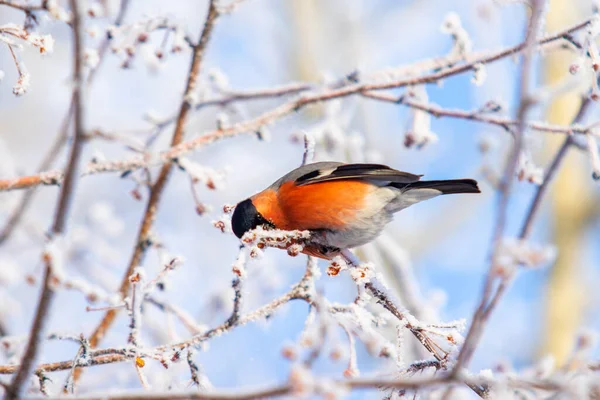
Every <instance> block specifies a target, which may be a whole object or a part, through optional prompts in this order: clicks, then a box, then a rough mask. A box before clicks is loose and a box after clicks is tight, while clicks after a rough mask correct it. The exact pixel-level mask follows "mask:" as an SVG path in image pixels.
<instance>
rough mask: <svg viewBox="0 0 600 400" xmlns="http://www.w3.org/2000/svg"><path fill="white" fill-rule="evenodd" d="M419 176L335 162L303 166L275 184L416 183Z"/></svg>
mask: <svg viewBox="0 0 600 400" xmlns="http://www.w3.org/2000/svg"><path fill="white" fill-rule="evenodd" d="M420 178H421V175H414V174H410V173H408V172H402V171H397V170H395V169H392V168H390V167H388V166H387V165H381V164H344V163H337V162H319V163H314V164H308V165H304V166H302V167H300V168H298V169H296V170H294V171H292V172H290V173H289V174H287V175H286V176H284V177H283V178H281V179H280V180H279V181H278V182H276V184H281V183H282V182H284V181H290V180H294V181H295V182H296V185H298V186H303V185H310V184H313V183H319V182H328V181H335V180H341V179H368V180H373V181H382V182H390V183H412V182H417V181H418V180H419V179H420Z"/></svg>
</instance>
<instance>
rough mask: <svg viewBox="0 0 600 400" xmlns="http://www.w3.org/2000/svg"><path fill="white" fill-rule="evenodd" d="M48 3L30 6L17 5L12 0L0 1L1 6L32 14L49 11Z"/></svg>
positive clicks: (43, 2)
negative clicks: (33, 12)
mask: <svg viewBox="0 0 600 400" xmlns="http://www.w3.org/2000/svg"><path fill="white" fill-rule="evenodd" d="M47 3H48V2H47V1H44V0H43V1H42V2H41V3H40V4H39V5H29V4H21V3H16V2H14V1H12V0H0V6H8V7H11V8H14V9H16V10H21V11H24V12H26V13H27V12H32V11H40V10H46V9H47V5H46V4H47Z"/></svg>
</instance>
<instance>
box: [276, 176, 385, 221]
mask: <svg viewBox="0 0 600 400" xmlns="http://www.w3.org/2000/svg"><path fill="white" fill-rule="evenodd" d="M371 190H373V186H372V185H370V184H368V183H365V182H363V181H360V180H343V181H331V182H323V183H314V184H311V185H305V186H296V185H295V184H294V183H293V182H287V183H284V184H283V185H281V187H280V188H279V192H278V196H277V200H278V205H279V209H280V215H279V224H278V223H277V222H276V221H273V222H274V223H275V225H276V226H277V227H278V228H280V229H286V230H291V229H341V228H344V227H345V226H346V224H347V222H348V221H352V220H354V219H355V218H356V215H357V214H358V213H359V212H360V211H361V210H362V208H363V206H364V202H365V197H366V195H367V194H368V193H369V192H370V191H371Z"/></svg>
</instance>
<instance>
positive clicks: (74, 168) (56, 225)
mask: <svg viewBox="0 0 600 400" xmlns="http://www.w3.org/2000/svg"><path fill="white" fill-rule="evenodd" d="M71 10H72V12H73V21H72V26H73V81H74V86H73V100H74V102H73V104H74V113H75V114H74V122H75V137H74V140H73V145H72V147H71V154H70V157H69V162H68V164H67V167H66V172H65V178H64V182H63V185H62V188H61V191H60V195H59V200H58V205H57V208H56V212H55V215H54V222H53V224H52V228H51V235H52V236H55V235H60V234H62V233H63V232H64V229H65V225H66V221H67V217H68V213H69V209H70V205H71V201H72V198H73V191H74V188H75V185H76V181H77V178H78V176H79V173H78V168H79V158H80V155H81V149H82V146H83V137H84V104H83V96H82V94H81V90H82V71H83V68H82V65H81V63H82V54H83V53H82V50H83V38H82V36H81V20H80V16H79V8H78V4H77V0H71ZM54 239H55V238H54V237H51V239H50V240H54ZM43 260H44V264H45V270H44V281H43V283H42V292H41V295H40V299H39V302H38V305H37V310H36V313H35V317H34V319H33V325H32V327H31V331H30V332H29V339H28V341H27V345H26V348H25V352H24V354H23V358H22V361H21V365H20V367H19V369H18V371H17V373H16V375H15V376H14V378H13V380H12V382H11V384H10V387H9V388H7V392H6V396H5V400H13V399H17V398H19V397H20V395H21V392H22V390H23V385H24V384H25V382H26V381H27V379H28V378H29V376H30V374H31V370H32V367H33V363H34V362H35V359H36V357H37V355H38V353H39V349H40V343H41V338H42V336H43V335H44V325H45V323H46V320H47V317H48V313H49V310H50V306H51V305H52V300H53V298H54V288H53V286H52V279H53V276H52V275H53V259H52V256H51V254H49V253H48V252H45V253H44V255H43Z"/></svg>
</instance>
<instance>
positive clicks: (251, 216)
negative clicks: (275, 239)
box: [231, 199, 275, 239]
mask: <svg viewBox="0 0 600 400" xmlns="http://www.w3.org/2000/svg"><path fill="white" fill-rule="evenodd" d="M259 225H265V226H267V227H269V228H275V225H273V224H272V223H270V222H269V221H267V220H266V219H264V218H263V216H262V215H260V213H259V212H258V210H256V207H254V204H252V200H250V199H246V200H244V201H242V202H240V203H239V204H238V205H237V206H236V207H235V211H234V212H233V216H232V217H231V227H232V229H233V233H235V236H237V237H238V238H240V239H241V238H242V236H244V233H246V232H248V231H249V230H251V229H254V228H256V227H257V226H259Z"/></svg>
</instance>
